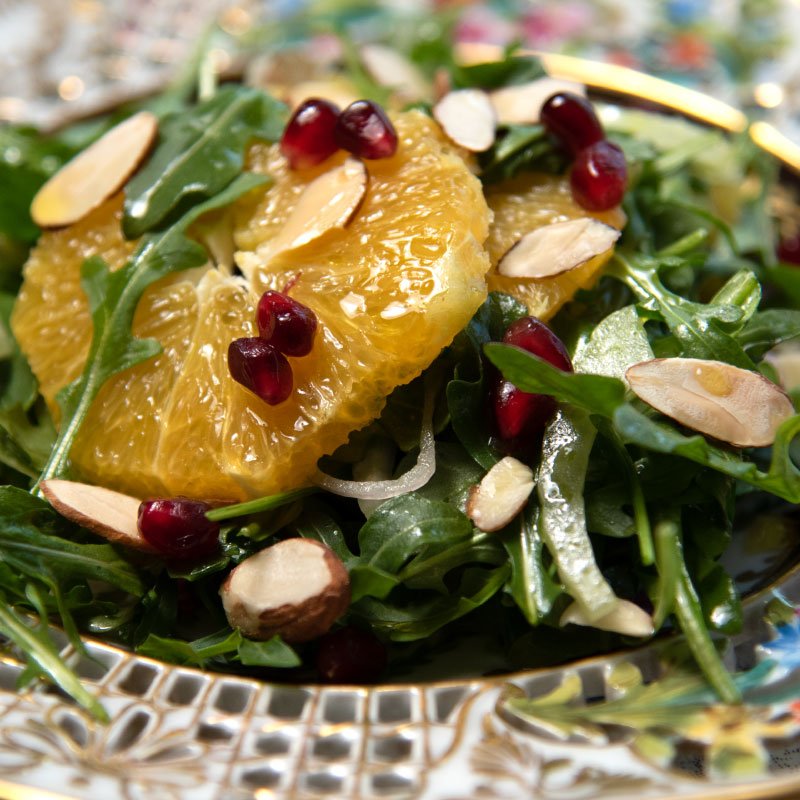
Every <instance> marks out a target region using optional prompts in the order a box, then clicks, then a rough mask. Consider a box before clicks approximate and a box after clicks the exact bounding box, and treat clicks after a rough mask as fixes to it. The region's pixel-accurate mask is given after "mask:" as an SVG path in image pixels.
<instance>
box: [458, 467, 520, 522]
mask: <svg viewBox="0 0 800 800" xmlns="http://www.w3.org/2000/svg"><path fill="white" fill-rule="evenodd" d="M533 486H534V484H533V471H532V470H531V469H530V467H528V466H526V465H525V464H523V463H522V462H521V461H517V459H516V458H512V457H511V456H506V457H505V458H503V459H501V460H500V461H498V462H497V463H496V464H495V465H494V466H493V467H492V468H491V469H490V470H489V471H488V472H487V473H486V475H484V476H483V480H482V481H481V482H480V483H479V484H477V485H476V486H473V487H472V489H471V490H470V493H469V498H468V499H467V516H468V517H469V518H470V519H471V520H472V521H473V522H474V523H475V527H476V528H479V529H480V530H482V531H486V532H487V533H488V532H491V531H499V530H500V528H503V527H505V526H506V525H508V523H509V522H511V520H512V519H514V517H516V516H517V514H519V512H520V511H522V509H523V508H524V507H525V503H527V502H528V497H530V494H531V492H532V491H533Z"/></svg>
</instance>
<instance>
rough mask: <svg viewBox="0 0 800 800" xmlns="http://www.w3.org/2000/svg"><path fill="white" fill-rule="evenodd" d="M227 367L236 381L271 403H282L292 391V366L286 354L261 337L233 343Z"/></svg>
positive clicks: (243, 339) (246, 338) (236, 340)
mask: <svg viewBox="0 0 800 800" xmlns="http://www.w3.org/2000/svg"><path fill="white" fill-rule="evenodd" d="M228 370H229V371H230V373H231V377H232V378H233V379H234V380H235V381H237V382H238V383H241V384H242V386H244V387H245V388H246V389H249V390H250V391H251V392H253V394H255V395H257V396H258V397H260V398H261V399H262V400H263V401H264V402H265V403H269V405H271V406H276V405H278V404H279V403H282V402H283V401H284V400H286V399H287V398H288V397H289V395H290V394H291V393H292V384H293V378H292V368H291V366H290V365H289V362H288V361H287V360H286V356H285V355H283V353H281V352H280V351H279V350H278V349H277V348H276V347H274V346H273V345H271V344H270V343H269V342H265V341H264V340H263V339H262V338H261V337H260V336H251V337H245V338H242V339H234V341H232V342H231V343H230V345H229V346H228Z"/></svg>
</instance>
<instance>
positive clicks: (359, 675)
mask: <svg viewBox="0 0 800 800" xmlns="http://www.w3.org/2000/svg"><path fill="white" fill-rule="evenodd" d="M387 661H388V656H387V653H386V648H385V647H384V645H383V644H382V643H381V641H380V640H379V639H378V638H377V637H376V636H375V635H374V634H372V633H370V632H369V631H365V630H362V629H361V628H356V627H354V626H352V625H348V626H346V627H344V628H339V629H338V630H335V631H331V632H330V633H326V634H325V636H323V637H322V638H321V639H320V640H319V649H318V650H317V661H316V663H317V673H318V674H319V677H320V680H323V681H325V682H326V683H374V682H375V681H377V680H378V678H379V677H380V675H381V673H382V672H383V670H384V669H386V662H387Z"/></svg>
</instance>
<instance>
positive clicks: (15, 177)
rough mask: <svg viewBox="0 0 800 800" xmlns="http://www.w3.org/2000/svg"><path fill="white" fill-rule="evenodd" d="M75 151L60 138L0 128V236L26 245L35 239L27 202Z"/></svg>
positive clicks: (34, 225) (12, 127) (11, 128)
mask: <svg viewBox="0 0 800 800" xmlns="http://www.w3.org/2000/svg"><path fill="white" fill-rule="evenodd" d="M83 143H84V142H79V143H78V144H83ZM85 143H88V142H85ZM76 151H77V147H76V143H69V142H68V141H67V139H66V137H65V136H63V135H58V136H46V135H43V134H41V133H39V132H38V131H36V130H35V129H33V128H26V127H21V126H16V125H6V126H3V127H0V186H2V187H3V202H2V203H0V234H3V235H5V236H7V237H9V239H13V240H17V241H22V242H25V243H27V244H31V243H32V242H34V241H35V240H36V238H37V237H38V235H39V228H38V227H37V226H36V224H35V223H34V222H33V220H32V219H31V215H30V206H31V201H32V200H33V198H34V195H35V194H36V192H37V191H39V188H40V187H41V186H42V184H43V183H44V182H45V181H46V180H47V179H48V178H49V177H50V176H51V175H52V174H53V173H54V172H56V170H58V169H59V168H60V167H61V166H62V165H63V164H64V163H65V162H66V161H67V160H69V159H70V158H71V157H72V156H73V155H74V154H75V152H76Z"/></svg>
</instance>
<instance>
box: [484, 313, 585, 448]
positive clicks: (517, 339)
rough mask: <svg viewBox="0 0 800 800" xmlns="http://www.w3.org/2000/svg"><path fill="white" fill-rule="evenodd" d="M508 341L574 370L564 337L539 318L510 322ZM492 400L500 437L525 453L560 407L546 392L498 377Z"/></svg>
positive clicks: (565, 368) (504, 339)
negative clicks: (528, 389) (535, 392)
mask: <svg viewBox="0 0 800 800" xmlns="http://www.w3.org/2000/svg"><path fill="white" fill-rule="evenodd" d="M503 342H504V343H505V344H513V345H515V346H517V347H520V348H522V349H523V350H526V351H527V352H529V353H533V354H534V355H536V356H538V357H539V358H541V359H543V360H544V361H547V362H548V363H550V364H552V365H553V366H554V367H557V368H558V369H560V370H563V371H564V372H572V362H571V361H570V357H569V353H567V349H566V347H564V345H563V343H562V342H561V340H560V339H559V338H558V337H557V336H556V335H555V334H554V333H553V332H552V331H551V330H550V328H548V327H547V325H545V324H544V323H543V322H542V321H541V320H539V319H537V318H536V317H522V318H521V319H518V320H517V321H516V322H513V323H512V324H511V325H509V327H508V329H507V330H506V332H505V335H504V336H503ZM491 402H492V406H493V411H494V419H495V427H496V429H497V434H498V436H499V437H500V438H501V439H502V440H503V442H504V443H505V445H506V446H507V447H508V449H510V450H511V451H513V452H519V453H523V452H524V451H525V450H526V448H527V446H528V445H530V444H532V443H534V442H535V441H537V440H538V439H539V438H540V437H541V435H542V431H543V430H544V427H545V425H546V424H547V422H548V420H549V419H550V417H551V416H552V415H553V412H554V411H555V409H556V403H555V400H553V398H552V397H549V396H548V395H544V394H534V393H531V392H523V391H522V390H521V389H518V388H517V387H516V386H514V384H513V383H511V382H510V381H507V380H505V379H504V378H503V377H502V376H499V375H498V376H497V378H496V380H495V384H494V387H493V390H492V395H491Z"/></svg>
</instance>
